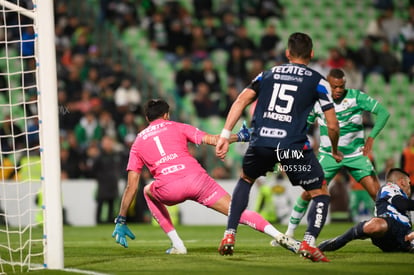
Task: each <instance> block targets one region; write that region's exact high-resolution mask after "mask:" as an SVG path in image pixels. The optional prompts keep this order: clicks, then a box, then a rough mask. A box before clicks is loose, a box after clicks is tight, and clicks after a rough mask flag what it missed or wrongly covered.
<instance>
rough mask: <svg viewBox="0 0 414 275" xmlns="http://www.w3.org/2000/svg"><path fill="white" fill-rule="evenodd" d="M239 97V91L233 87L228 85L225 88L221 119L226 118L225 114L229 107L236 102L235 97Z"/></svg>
mask: <svg viewBox="0 0 414 275" xmlns="http://www.w3.org/2000/svg"><path fill="white" fill-rule="evenodd" d="M238 95H239V91H238V90H237V87H236V86H235V85H229V86H228V87H227V92H226V95H225V97H224V108H223V110H222V112H221V114H220V115H221V117H223V118H226V117H227V114H228V113H229V111H230V108H231V105H232V104H233V102H234V101H235V100H236V98H237V96H238Z"/></svg>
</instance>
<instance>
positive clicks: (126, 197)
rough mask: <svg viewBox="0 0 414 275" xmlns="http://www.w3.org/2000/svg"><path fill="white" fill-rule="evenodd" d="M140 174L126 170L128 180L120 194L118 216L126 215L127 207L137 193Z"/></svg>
mask: <svg viewBox="0 0 414 275" xmlns="http://www.w3.org/2000/svg"><path fill="white" fill-rule="evenodd" d="M140 176H141V173H138V172H135V171H128V182H127V186H126V187H125V191H124V194H123V196H122V202H121V208H120V210H119V215H120V216H124V217H126V215H127V212H128V208H129V206H130V205H131V203H132V201H133V199H134V198H135V196H136V194H137V191H138V186H139V178H140Z"/></svg>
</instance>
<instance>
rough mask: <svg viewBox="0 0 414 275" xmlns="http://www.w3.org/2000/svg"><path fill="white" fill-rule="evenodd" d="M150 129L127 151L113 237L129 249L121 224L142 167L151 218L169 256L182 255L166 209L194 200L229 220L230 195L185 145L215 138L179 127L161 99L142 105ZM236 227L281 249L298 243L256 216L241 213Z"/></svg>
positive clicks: (242, 137) (245, 135) (243, 137)
mask: <svg viewBox="0 0 414 275" xmlns="http://www.w3.org/2000/svg"><path fill="white" fill-rule="evenodd" d="M145 116H146V118H147V120H148V122H149V126H148V127H147V128H145V129H144V130H143V131H141V132H140V133H139V134H138V135H137V137H136V139H135V141H134V144H133V145H132V147H131V150H130V155H129V161H128V167H127V171H128V182H127V186H126V188H125V191H124V194H123V196H122V202H121V207H120V211H119V215H118V217H117V218H116V219H115V223H116V225H115V230H114V232H113V234H112V237H115V239H116V242H117V243H119V244H120V245H122V246H124V247H128V243H127V240H126V236H128V237H130V238H131V239H134V238H135V236H134V234H133V233H132V232H131V231H130V230H129V228H128V226H127V225H126V214H127V210H128V208H129V206H130V204H131V202H132V201H133V199H134V198H135V196H136V192H137V190H138V183H139V178H140V175H141V170H142V168H143V166H144V165H145V166H147V168H148V169H149V171H150V172H151V174H152V176H153V177H154V179H155V180H154V181H153V182H152V183H150V184H148V185H146V186H145V188H144V197H145V200H146V202H147V204H148V208H149V209H150V211H151V213H152V215H153V216H154V218H155V219H156V220H157V222H158V223H159V225H160V226H161V228H162V230H163V231H164V232H165V233H166V234H167V235H168V237H169V238H170V240H171V243H172V247H171V248H169V249H168V250H167V251H166V253H168V254H186V253H187V249H186V247H185V245H184V242H183V241H182V239H181V238H180V237H179V236H178V233H177V232H176V230H175V228H174V226H173V224H172V221H171V218H170V215H169V213H168V211H167V208H166V206H165V205H175V204H178V203H181V202H184V201H186V200H193V201H196V202H198V203H200V204H202V205H204V206H206V207H209V208H212V209H214V210H216V211H218V212H220V213H222V214H224V215H228V212H229V205H230V201H231V198H230V195H229V194H228V193H227V192H226V191H225V190H224V189H223V188H222V187H221V186H220V185H219V184H218V183H217V182H216V181H215V180H214V179H213V178H211V177H210V176H209V175H208V174H207V172H206V171H205V169H204V168H203V167H202V166H201V165H200V164H199V163H198V161H197V160H196V159H195V158H194V157H193V156H192V155H191V154H190V152H189V150H188V147H187V143H188V142H192V143H194V144H209V145H216V143H217V140H218V136H216V135H210V134H207V133H205V132H203V131H200V130H199V129H197V128H195V127H193V126H191V125H188V124H184V123H179V122H174V121H170V120H169V105H168V103H167V102H165V101H164V100H150V101H149V102H148V103H147V104H146V106H145ZM249 139H250V135H249V132H248V130H247V129H246V128H244V127H243V128H242V129H241V130H240V132H239V133H238V134H233V135H232V136H231V142H236V141H248V140H249ZM240 223H242V224H246V225H249V226H250V227H252V228H253V229H256V230H258V231H260V232H264V233H266V234H267V235H269V236H270V237H272V238H275V239H276V240H277V241H278V242H279V243H280V244H281V245H282V246H283V247H285V248H287V249H289V250H291V251H293V252H295V253H296V252H297V250H298V249H299V246H300V243H299V242H298V241H296V240H294V239H292V238H289V237H287V236H285V235H284V234H282V233H281V232H279V231H278V230H277V229H276V228H275V227H273V226H272V225H271V224H270V223H269V222H267V221H266V220H265V219H264V218H262V217H261V216H260V215H259V214H258V213H256V212H253V211H249V210H245V211H244V212H243V214H242V215H241V218H240Z"/></svg>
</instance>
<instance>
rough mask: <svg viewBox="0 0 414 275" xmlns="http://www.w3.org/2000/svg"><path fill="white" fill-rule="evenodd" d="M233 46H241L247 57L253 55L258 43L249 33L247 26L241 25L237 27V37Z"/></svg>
mask: <svg viewBox="0 0 414 275" xmlns="http://www.w3.org/2000/svg"><path fill="white" fill-rule="evenodd" d="M232 47H239V48H240V49H241V50H242V54H243V56H244V57H245V58H246V59H250V58H252V57H253V55H254V53H255V51H256V45H255V44H254V42H253V40H252V39H251V38H250V37H249V36H248V35H247V29H246V27H245V26H243V25H240V26H239V27H238V28H237V32H236V37H235V39H234V43H233V45H232Z"/></svg>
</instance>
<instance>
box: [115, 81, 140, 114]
mask: <svg viewBox="0 0 414 275" xmlns="http://www.w3.org/2000/svg"><path fill="white" fill-rule="evenodd" d="M114 99H115V105H116V107H117V109H118V112H119V113H121V114H125V113H126V112H128V111H129V112H133V113H134V114H140V113H141V100H142V98H141V93H140V91H139V90H138V89H137V87H135V86H134V85H133V84H132V81H131V79H130V78H128V77H125V78H123V79H122V81H121V85H120V86H119V87H118V88H117V89H116V90H115V95H114Z"/></svg>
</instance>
